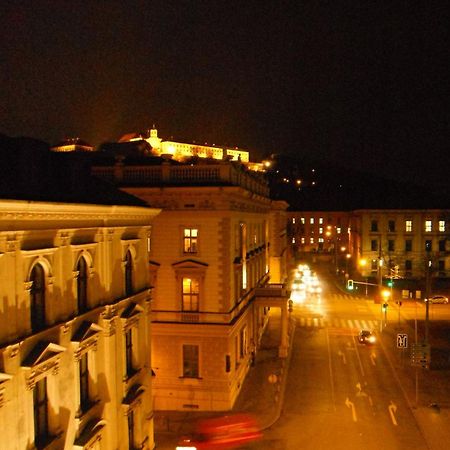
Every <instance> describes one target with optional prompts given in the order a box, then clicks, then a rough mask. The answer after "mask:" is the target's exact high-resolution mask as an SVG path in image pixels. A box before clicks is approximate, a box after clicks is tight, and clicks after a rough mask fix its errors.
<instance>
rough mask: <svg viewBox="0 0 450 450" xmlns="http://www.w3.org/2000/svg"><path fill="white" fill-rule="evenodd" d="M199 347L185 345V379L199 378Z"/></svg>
mask: <svg viewBox="0 0 450 450" xmlns="http://www.w3.org/2000/svg"><path fill="white" fill-rule="evenodd" d="M198 375H199V370H198V345H183V377H186V378H198Z"/></svg>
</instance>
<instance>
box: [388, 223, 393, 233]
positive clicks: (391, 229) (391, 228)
mask: <svg viewBox="0 0 450 450" xmlns="http://www.w3.org/2000/svg"><path fill="white" fill-rule="evenodd" d="M388 231H389V232H390V233H393V232H394V231H395V220H389V221H388Z"/></svg>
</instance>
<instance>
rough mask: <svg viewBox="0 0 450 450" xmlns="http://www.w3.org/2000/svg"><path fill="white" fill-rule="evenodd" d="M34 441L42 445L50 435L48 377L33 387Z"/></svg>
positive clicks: (37, 444) (38, 445)
mask: <svg viewBox="0 0 450 450" xmlns="http://www.w3.org/2000/svg"><path fill="white" fill-rule="evenodd" d="M33 412H34V442H35V444H36V446H37V447H40V446H42V444H44V443H45V442H46V441H47V439H48V437H49V429H48V394H47V378H43V379H42V380H39V381H38V382H37V383H36V385H35V387H34V389H33Z"/></svg>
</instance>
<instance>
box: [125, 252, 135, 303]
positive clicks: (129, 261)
mask: <svg viewBox="0 0 450 450" xmlns="http://www.w3.org/2000/svg"><path fill="white" fill-rule="evenodd" d="M132 294H133V258H132V257H131V253H130V252H129V251H128V252H127V254H126V256H125V295H126V296H127V297H129V296H130V295H132Z"/></svg>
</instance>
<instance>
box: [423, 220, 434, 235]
mask: <svg viewBox="0 0 450 450" xmlns="http://www.w3.org/2000/svg"><path fill="white" fill-rule="evenodd" d="M432 230H433V223H432V222H431V220H425V232H427V233H429V232H430V231H432Z"/></svg>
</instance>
